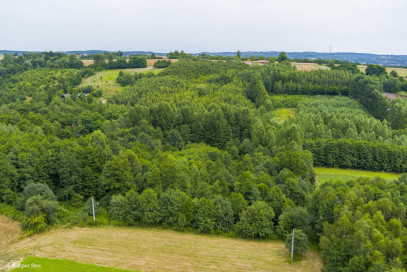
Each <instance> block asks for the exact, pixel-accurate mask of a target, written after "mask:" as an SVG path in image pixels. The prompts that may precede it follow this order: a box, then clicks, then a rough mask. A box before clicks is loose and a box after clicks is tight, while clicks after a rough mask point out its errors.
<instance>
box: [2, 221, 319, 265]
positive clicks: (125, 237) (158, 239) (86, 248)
mask: <svg viewBox="0 0 407 272" xmlns="http://www.w3.org/2000/svg"><path fill="white" fill-rule="evenodd" d="M25 256H37V257H41V258H51V259H62V260H70V261H75V262H80V263H88V264H95V265H101V266H108V267H115V268H121V269H129V270H136V271H305V272H307V271H320V269H321V268H322V262H321V260H320V258H319V255H318V254H317V253H316V252H313V251H310V252H308V253H307V254H306V255H305V257H304V258H303V259H302V260H300V261H297V262H295V263H293V264H292V263H290V262H289V258H290V257H289V256H290V255H289V252H288V250H287V249H286V248H285V246H284V243H283V242H281V241H259V240H257V241H254V240H243V239H234V238H225V237H218V236H214V235H199V234H194V233H182V232H176V231H172V230H164V229H160V228H127V227H126V228H124V227H94V228H79V227H75V228H70V229H59V230H54V231H50V232H47V233H43V234H40V235H35V236H33V237H29V238H25V239H24V240H21V241H19V242H16V243H14V244H12V245H9V246H8V247H6V248H5V249H0V261H1V259H2V258H3V260H5V261H7V262H10V261H11V260H18V259H21V258H22V257H25ZM0 267H1V265H0Z"/></svg>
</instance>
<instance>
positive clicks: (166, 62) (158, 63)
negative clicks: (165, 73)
mask: <svg viewBox="0 0 407 272" xmlns="http://www.w3.org/2000/svg"><path fill="white" fill-rule="evenodd" d="M170 65H171V61H170V60H157V61H156V62H155V63H154V68H166V67H168V66H170Z"/></svg>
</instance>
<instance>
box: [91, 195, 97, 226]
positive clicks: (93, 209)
mask: <svg viewBox="0 0 407 272" xmlns="http://www.w3.org/2000/svg"><path fill="white" fill-rule="evenodd" d="M92 211H93V221H95V220H96V219H95V202H94V201H93V197H92Z"/></svg>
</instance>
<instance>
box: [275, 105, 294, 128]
mask: <svg viewBox="0 0 407 272" xmlns="http://www.w3.org/2000/svg"><path fill="white" fill-rule="evenodd" d="M294 115H295V109H293V108H280V109H277V110H276V118H277V121H278V122H279V123H280V124H282V123H284V122H285V121H287V120H288V118H290V117H291V116H294Z"/></svg>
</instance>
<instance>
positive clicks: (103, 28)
mask: <svg viewBox="0 0 407 272" xmlns="http://www.w3.org/2000/svg"><path fill="white" fill-rule="evenodd" d="M0 3H1V11H0V50H30V51H49V50H52V51H68V50H90V49H96V50H109V51H117V50H122V51H154V52H170V51H174V50H184V51H186V52H190V53H198V52H203V51H206V52H222V51H237V50H240V51H282V50H284V51H286V52H293V51H296V52H303V51H315V52H329V50H330V47H332V52H360V53H376V54H395V55H396V54H402V55H407V16H406V15H407V1H406V0H386V1H383V0H278V1H276V0H143V1H139V0H0Z"/></svg>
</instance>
